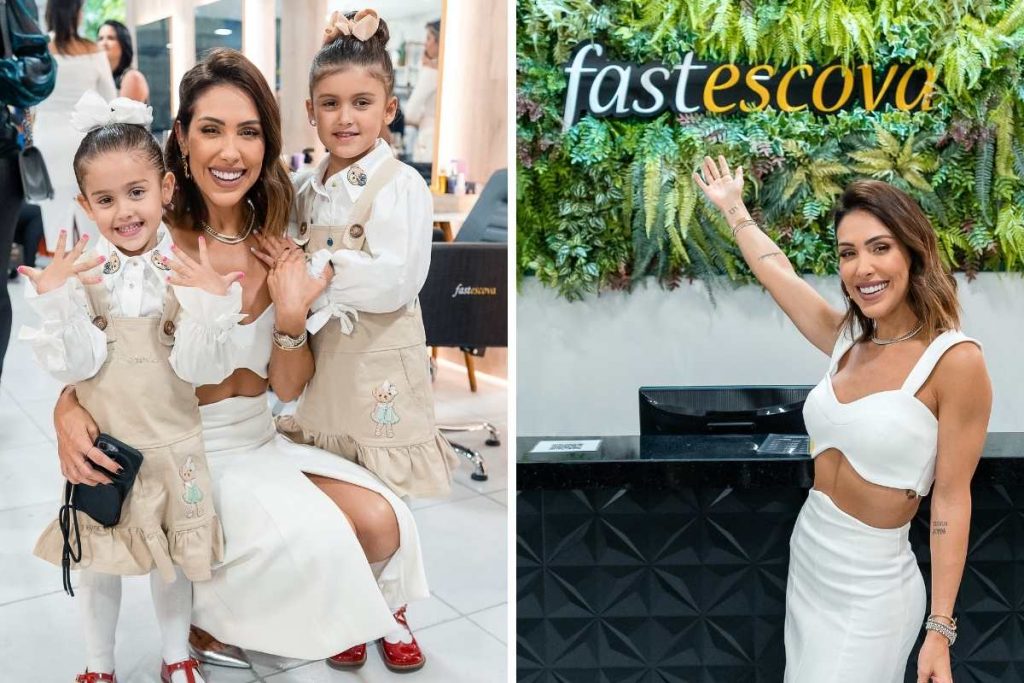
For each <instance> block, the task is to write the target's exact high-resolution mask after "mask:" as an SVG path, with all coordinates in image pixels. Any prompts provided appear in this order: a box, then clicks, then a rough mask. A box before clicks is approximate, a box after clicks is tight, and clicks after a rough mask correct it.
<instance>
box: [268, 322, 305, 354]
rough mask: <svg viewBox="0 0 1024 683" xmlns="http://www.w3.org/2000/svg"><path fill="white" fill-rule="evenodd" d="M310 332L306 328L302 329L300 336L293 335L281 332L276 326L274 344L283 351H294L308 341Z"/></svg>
mask: <svg viewBox="0 0 1024 683" xmlns="http://www.w3.org/2000/svg"><path fill="white" fill-rule="evenodd" d="M307 336H308V333H307V332H306V330H303V331H302V334H300V335H299V336H298V337H292V336H291V335H287V334H285V333H284V332H281V331H280V330H278V329H277V328H276V327H275V328H274V346H276V347H277V348H279V349H281V350H283V351H294V350H295V349H297V348H299V347H301V346H302V345H303V344H305V343H306V338H307Z"/></svg>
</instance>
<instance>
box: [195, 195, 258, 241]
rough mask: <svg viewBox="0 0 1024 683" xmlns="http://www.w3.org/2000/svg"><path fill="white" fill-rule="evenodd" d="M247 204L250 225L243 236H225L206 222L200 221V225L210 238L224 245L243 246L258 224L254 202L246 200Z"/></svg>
mask: <svg viewBox="0 0 1024 683" xmlns="http://www.w3.org/2000/svg"><path fill="white" fill-rule="evenodd" d="M246 203H247V204H248V205H249V225H248V226H246V228H245V230H243V231H242V233H241V234H238V235H234V236H232V235H224V234H222V233H219V232H217V231H216V230H214V229H213V227H211V226H210V224H209V223H207V222H206V221H199V225H201V226H203V230H205V231H206V232H208V233H209V234H210V237H212V238H213V239H215V240H217V241H218V242H223V243H224V244H241V243H242V242H244V241H245V240H246V239H247V238H248V237H249V235H250V234H251V233H252V229H253V226H254V225H255V224H256V207H254V206H253V205H252V200H246Z"/></svg>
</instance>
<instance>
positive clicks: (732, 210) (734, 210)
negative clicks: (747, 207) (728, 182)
mask: <svg viewBox="0 0 1024 683" xmlns="http://www.w3.org/2000/svg"><path fill="white" fill-rule="evenodd" d="M739 210H740V207H739V206H738V205H736V204H733V205H732V206H730V207H729V215H730V216H731V215H733V214H734V213H736V212H737V211H739Z"/></svg>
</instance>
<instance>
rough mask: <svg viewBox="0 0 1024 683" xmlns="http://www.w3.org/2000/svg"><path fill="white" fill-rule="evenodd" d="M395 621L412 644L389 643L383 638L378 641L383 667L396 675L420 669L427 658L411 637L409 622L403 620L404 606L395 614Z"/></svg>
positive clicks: (413, 637)
mask: <svg viewBox="0 0 1024 683" xmlns="http://www.w3.org/2000/svg"><path fill="white" fill-rule="evenodd" d="M395 621H397V622H398V623H399V624H401V625H402V626H403V627H404V628H405V630H406V631H408V632H409V636H410V637H412V642H411V643H389V642H388V641H387V640H385V639H384V638H381V639H380V640H378V641H377V645H379V646H380V656H381V657H382V658H383V659H384V666H386V667H387V668H388V669H390V670H391V671H394V672H396V673H405V672H409V671H416V670H418V669H422V668H423V665H424V664H426V663H427V657H426V655H424V654H423V651H422V650H420V646H419V643H417V642H416V637H415V636H413V635H412V630H411V629H410V628H409V622H407V621H406V620H405V605H403V606H402V607H401V609H399V610H398V611H397V612H395Z"/></svg>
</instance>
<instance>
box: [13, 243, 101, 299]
mask: <svg viewBox="0 0 1024 683" xmlns="http://www.w3.org/2000/svg"><path fill="white" fill-rule="evenodd" d="M67 240H68V233H67V231H66V230H61V231H60V236H59V237H57V247H56V248H55V249H54V252H53V260H52V261H50V265H48V266H46V268H44V269H43V270H39V269H38V268H29V267H28V266H18V272H19V273H21V274H22V275H24V276H25V277H27V278H28V279H29V280H31V281H32V284H33V285H34V286H35V288H36V292H37V293H39V294H45V293H46V292H52V291H53V290H55V289H59V288H60V287H62V286H63V285H64V283H65V282H67V281H68V278H70V277H74V276H78V275H79V274H81V273H84V272H85V271H87V270H92V269H93V268H95V267H96V266H98V265H100V264H101V263H103V262H104V261H105V260H106V259H105V258H104V257H103V256H97V257H96V258H95V259H93V260H92V261H84V262H82V263H75V261H77V260H78V259H79V257H81V255H82V254H83V253H84V252H85V245H86V244H87V243H88V241H89V236H88V235H82V239H80V240H78V242H76V243H75V246H74V248H73V249H72V250H71V251H65V250H64V247H65V246H66V245H67ZM81 280H82V282H83V283H84V284H87V285H95V284H98V283H99V282H101V281H102V280H103V278H101V277H99V276H92V277H82V278H81Z"/></svg>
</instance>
